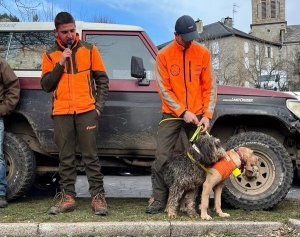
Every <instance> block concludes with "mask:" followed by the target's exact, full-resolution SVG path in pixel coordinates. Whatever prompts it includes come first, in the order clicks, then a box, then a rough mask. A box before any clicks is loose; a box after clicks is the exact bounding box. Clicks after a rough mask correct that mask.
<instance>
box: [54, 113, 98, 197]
mask: <svg viewBox="0 0 300 237" xmlns="http://www.w3.org/2000/svg"><path fill="white" fill-rule="evenodd" d="M53 122H54V141H55V143H56V145H57V146H58V149H59V161H60V162H59V176H60V181H59V184H60V188H61V189H63V190H64V191H65V192H66V193H67V194H69V195H71V196H73V197H75V196H76V193H75V182H76V178H77V172H76V163H75V160H76V156H75V148H76V141H78V144H79V148H80V151H81V155H82V161H83V163H84V164H85V172H86V175H87V178H88V182H89V192H90V194H91V196H95V195H96V194H97V193H99V192H104V189H103V175H102V173H101V166H100V161H99V158H98V154H97V143H96V138H97V134H98V114H97V111H96V110H91V111H89V112H86V113H81V114H69V115H55V116H53Z"/></svg>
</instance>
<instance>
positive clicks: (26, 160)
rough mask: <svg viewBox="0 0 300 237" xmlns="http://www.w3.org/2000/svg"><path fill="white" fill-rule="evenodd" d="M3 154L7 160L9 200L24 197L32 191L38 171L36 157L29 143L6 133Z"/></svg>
mask: <svg viewBox="0 0 300 237" xmlns="http://www.w3.org/2000/svg"><path fill="white" fill-rule="evenodd" d="M3 153H4V157H5V159H6V180H7V200H8V201H10V200H15V199H18V198H21V197H23V196H24V195H25V194H26V193H27V191H28V190H29V189H30V187H31V185H32V183H33V181H34V177H35V171H36V164H35V157H34V154H33V152H32V150H31V149H30V148H29V146H28V145H27V143H26V142H25V141H24V140H23V139H21V138H19V137H18V136H17V135H15V134H12V133H5V135H4V142H3Z"/></svg>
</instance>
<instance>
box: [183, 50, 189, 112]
mask: <svg viewBox="0 0 300 237" xmlns="http://www.w3.org/2000/svg"><path fill="white" fill-rule="evenodd" d="M185 51H186V49H184V50H183V75H184V86H185V103H186V109H187V108H188V98H187V94H188V91H187V86H186V73H185Z"/></svg>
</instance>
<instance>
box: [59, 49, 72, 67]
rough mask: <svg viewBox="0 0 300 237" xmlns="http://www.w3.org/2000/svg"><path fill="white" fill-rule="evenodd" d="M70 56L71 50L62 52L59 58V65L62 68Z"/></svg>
mask: <svg viewBox="0 0 300 237" xmlns="http://www.w3.org/2000/svg"><path fill="white" fill-rule="evenodd" d="M71 55H72V50H71V49H69V48H65V50H64V51H63V53H62V55H61V58H60V60H59V64H60V65H61V66H63V65H64V64H65V62H66V60H67V58H70V57H71Z"/></svg>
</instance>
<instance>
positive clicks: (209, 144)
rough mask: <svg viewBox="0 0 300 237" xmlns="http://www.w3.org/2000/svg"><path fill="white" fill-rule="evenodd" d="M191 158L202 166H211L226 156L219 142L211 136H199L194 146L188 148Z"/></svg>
mask: <svg viewBox="0 0 300 237" xmlns="http://www.w3.org/2000/svg"><path fill="white" fill-rule="evenodd" d="M188 152H189V153H190V154H191V155H192V157H193V158H194V159H195V160H197V161H198V162H199V163H200V164H202V165H204V166H212V165H213V164H214V163H216V162H217V161H218V160H220V159H222V158H223V157H224V156H225V155H226V151H225V149H224V148H223V147H222V145H221V141H220V140H219V139H218V138H216V137H213V136H209V135H200V136H199V138H198V139H197V140H196V141H194V144H193V145H192V146H191V147H189V148H188Z"/></svg>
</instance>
